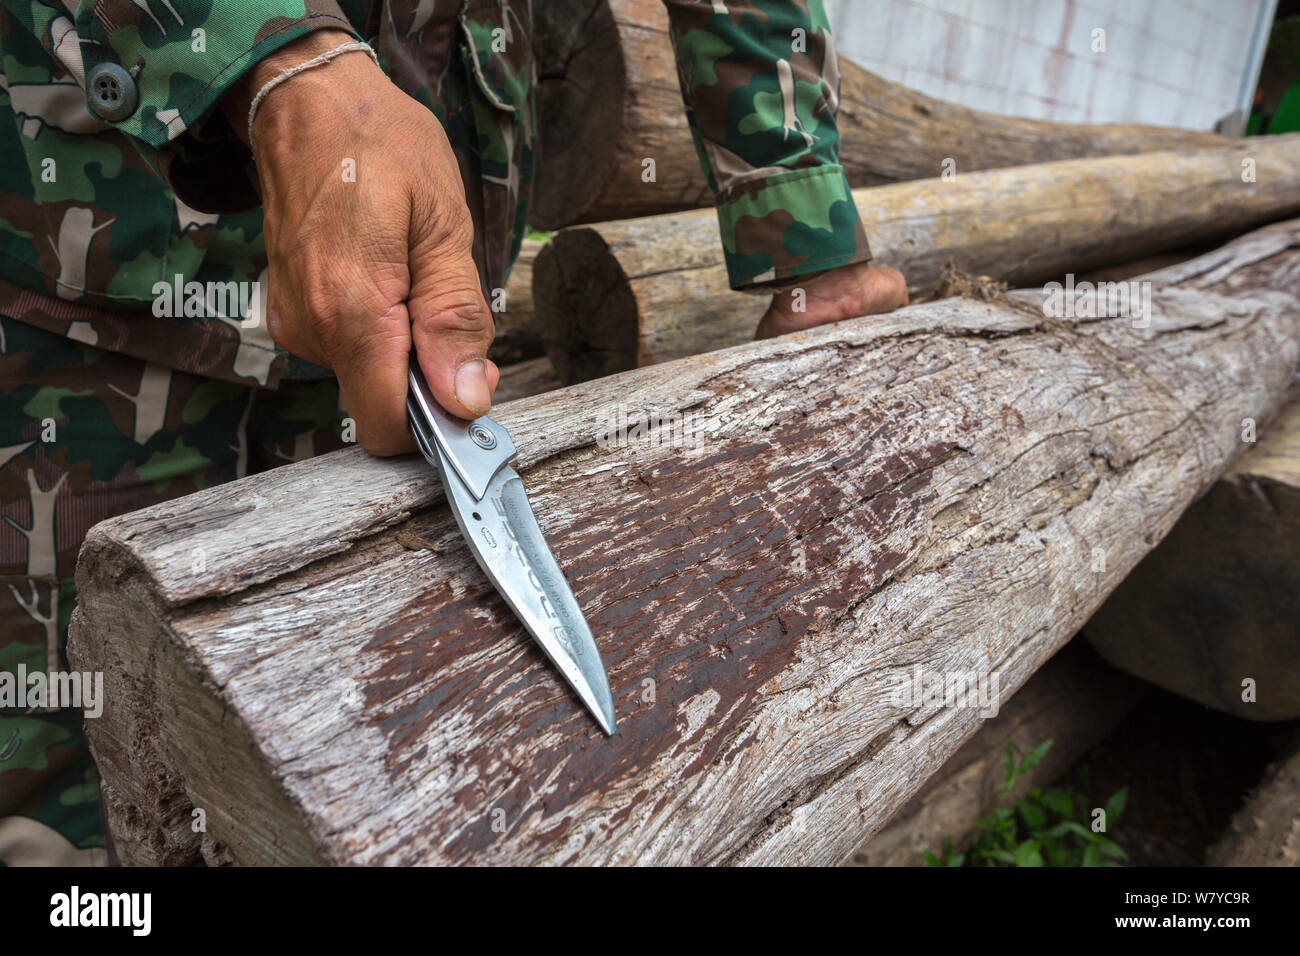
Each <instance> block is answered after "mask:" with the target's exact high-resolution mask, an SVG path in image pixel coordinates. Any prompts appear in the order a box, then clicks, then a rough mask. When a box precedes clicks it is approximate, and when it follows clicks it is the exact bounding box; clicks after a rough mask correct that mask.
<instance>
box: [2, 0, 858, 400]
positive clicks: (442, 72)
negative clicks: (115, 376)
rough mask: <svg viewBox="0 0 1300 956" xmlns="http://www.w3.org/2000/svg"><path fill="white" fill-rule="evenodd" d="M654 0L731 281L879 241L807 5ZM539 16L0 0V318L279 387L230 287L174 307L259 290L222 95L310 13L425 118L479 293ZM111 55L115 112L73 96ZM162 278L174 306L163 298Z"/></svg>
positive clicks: (813, 12) (506, 235)
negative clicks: (122, 74)
mask: <svg viewBox="0 0 1300 956" xmlns="http://www.w3.org/2000/svg"><path fill="white" fill-rule="evenodd" d="M664 2H665V4H666V6H667V8H668V11H669V16H670V18H671V23H672V37H673V45H674V50H675V52H676V56H677V61H678V67H679V78H680V81H681V87H682V93H683V97H684V99H685V101H686V107H687V110H688V114H689V116H690V120H691V128H692V131H693V133H694V136H695V142H696V146H697V149H698V151H699V154H700V159H701V163H702V164H703V166H704V168H705V171H706V173H707V175H708V177H709V183H710V186H711V187H712V188H713V189H714V191H715V192H716V194H717V197H718V216H719V223H720V227H721V233H722V239H723V245H724V248H725V251H726V259H727V264H728V268H729V270H730V273H731V279H732V284H733V286H735V287H737V288H742V287H746V286H754V285H756V284H762V283H770V282H773V281H780V280H784V279H789V278H792V277H794V276H798V275H804V274H808V273H811V272H816V271H821V270H823V269H827V268H831V267H833V266H837V265H842V264H844V263H847V262H852V261H861V260H863V259H866V258H869V256H870V253H869V251H868V249H867V243H866V238H865V235H864V233H863V230H862V226H861V224H860V223H859V221H858V216H857V210H856V207H855V205H854V203H853V201H852V199H851V197H850V196H849V193H848V187H847V184H846V182H845V179H844V176H843V173H842V171H841V169H840V167H839V165H838V146H839V140H838V136H837V134H836V129H835V106H836V100H837V96H838V87H839V75H838V70H837V68H836V64H835V55H834V48H833V45H832V41H831V39H830V31H829V27H828V24H827V21H826V16H825V13H824V11H823V10H822V5H821V0H711V2H710V0H703V2H688V0H664ZM530 26H531V2H530V0H81V2H80V3H74V2H71V0H63V2H59V0H0V70H2V71H3V74H2V75H0V313H3V314H5V315H8V316H10V317H12V318H16V319H19V320H21V321H23V322H26V323H28V324H31V325H36V326H39V327H42V328H45V329H48V330H50V331H54V332H57V333H58V334H60V335H64V336H66V337H68V338H71V339H73V340H77V341H82V342H86V343H89V344H95V345H98V346H99V347H101V348H106V349H109V350H111V351H115V352H121V353H124V354H128V355H132V356H135V357H137V358H141V359H145V360H147V361H152V362H157V363H159V364H163V365H167V366H170V367H173V368H178V369H181V370H183V371H187V372H192V373H195V374H201V375H208V376H211V377H215V378H223V379H227V380H232V381H242V382H248V383H256V384H260V385H272V386H273V385H274V384H275V383H276V382H277V381H278V380H279V379H280V378H281V377H282V376H283V375H284V374H285V370H286V366H287V365H289V364H290V363H289V362H288V360H287V357H286V356H285V355H284V354H283V353H282V352H280V351H278V350H277V349H276V347H275V346H274V344H273V343H272V342H271V340H270V337H269V335H268V334H267V332H266V329H265V326H264V325H259V324H256V323H252V322H246V321H242V317H243V312H242V310H241V309H239V308H234V307H227V306H226V304H225V303H226V299H225V297H224V295H223V296H222V299H221V301H220V303H217V304H216V305H215V306H214V303H213V300H212V297H211V296H210V295H209V296H207V297H206V298H205V299H197V298H196V299H194V303H195V305H194V308H188V307H186V306H187V305H188V304H189V300H190V299H191V298H192V296H191V294H190V292H189V284H190V283H198V284H199V285H198V286H195V287H194V288H196V289H201V290H207V289H213V288H215V289H217V290H221V289H223V288H224V287H226V284H228V283H244V284H245V285H247V284H248V283H251V282H253V281H255V280H259V279H260V280H261V285H262V294H263V295H265V288H264V287H265V275H266V257H265V252H264V247H263V241H262V232H261V210H260V208H258V202H259V200H258V193H257V189H256V175H255V171H254V170H253V168H252V159H251V155H250V153H249V151H248V149H247V147H246V146H245V145H244V144H243V143H242V141H240V140H239V138H238V137H236V136H235V135H234V132H233V131H232V130H231V129H230V126H229V124H228V123H227V122H226V121H225V118H224V116H223V114H222V112H221V111H220V110H216V109H214V108H213V107H214V106H215V105H216V104H217V103H218V101H219V100H220V99H221V97H222V96H223V95H224V93H225V92H226V91H227V90H228V89H229V88H230V87H231V86H232V85H233V84H234V83H235V82H236V81H237V80H238V79H239V78H240V76H241V75H242V74H243V73H244V72H245V71H246V70H247V69H248V68H249V67H250V66H251V65H252V64H254V63H256V62H257V61H258V60H259V59H261V58H262V57H265V56H266V55H268V54H269V53H271V52H272V51H274V50H275V49H277V48H279V47H280V46H282V45H283V44H285V43H288V42H289V41H291V40H293V39H295V38H297V37H299V36H301V35H303V34H304V33H305V32H307V31H309V30H312V29H318V28H322V27H335V28H343V29H347V30H350V31H351V32H352V33H353V35H354V36H357V37H358V38H362V39H367V40H369V41H370V42H371V43H372V45H374V46H375V48H376V49H377V51H378V53H379V57H380V62H381V65H382V66H383V67H384V69H385V70H386V72H387V73H388V75H389V76H390V77H391V78H392V80H393V81H394V82H395V83H396V84H397V85H398V86H400V87H401V88H402V89H404V90H405V91H406V92H407V93H408V94H410V95H411V96H413V97H415V98H416V99H417V100H419V101H420V102H422V103H424V104H425V105H426V106H428V107H429V108H430V109H431V110H432V111H434V113H435V114H436V115H437V116H438V118H439V120H440V121H441V122H442V124H443V126H444V128H445V129H446V130H447V133H448V138H449V139H450V141H451V144H452V147H453V149H454V151H455V153H456V156H457V158H458V161H459V163H460V166H461V175H462V179H463V181H464V182H465V184H466V189H467V199H468V201H469V205H470V210H471V213H472V215H473V217H474V221H475V226H476V241H475V250H474V253H475V258H476V261H477V263H478V266H479V271H480V277H481V279H482V282H483V285H484V288H485V290H490V289H495V288H501V287H504V284H505V279H506V275H507V274H508V271H509V267H510V264H511V262H512V261H513V258H514V256H515V254H516V253H517V251H518V248H519V243H520V240H521V238H522V235H523V233H524V231H525V228H526V227H525V224H526V222H527V203H528V197H529V192H530V189H531V183H532V180H533V166H534V162H535V161H536V157H535V156H534V147H535V142H536V138H535V127H536V124H535V111H534V101H533V88H534V85H535V73H536V71H535V67H534V64H533V61H532V50H531V44H530V42H529V29H530ZM105 63H110V64H117V65H119V66H121V67H122V68H123V69H125V70H128V71H129V72H130V73H131V74H132V77H133V80H134V86H135V90H136V93H137V94H138V103H137V105H136V106H135V107H134V109H133V110H131V112H130V113H129V115H127V116H126V117H125V118H122V119H120V120H118V121H116V122H106V121H104V120H102V119H101V118H100V117H99V115H97V114H96V113H95V112H94V111H92V109H91V102H90V101H91V100H92V99H93V98H92V97H91V96H90V95H89V94H88V92H87V90H86V85H87V77H88V76H91V75H93V74H94V72H95V70H96V68H100V69H101V70H102V66H101V64H105ZM166 288H170V289H173V290H174V294H169V295H166V296H165V297H164V301H165V302H171V303H174V305H175V306H177V308H173V309H170V310H168V309H163V310H162V313H161V314H160V310H159V308H158V305H159V302H160V298H159V293H160V290H161V289H166ZM185 313H189V314H185ZM250 326H251V327H250ZM289 374H290V375H293V374H294V373H293V370H292V369H290V372H289Z"/></svg>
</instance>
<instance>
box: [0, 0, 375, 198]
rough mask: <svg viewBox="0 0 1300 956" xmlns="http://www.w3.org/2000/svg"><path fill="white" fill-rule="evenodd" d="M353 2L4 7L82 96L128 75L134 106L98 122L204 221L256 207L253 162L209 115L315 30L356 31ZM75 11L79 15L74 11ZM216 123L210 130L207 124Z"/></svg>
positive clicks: (148, 0) (196, 0) (12, 3)
mask: <svg viewBox="0 0 1300 956" xmlns="http://www.w3.org/2000/svg"><path fill="white" fill-rule="evenodd" d="M350 2H353V0H80V2H79V3H76V4H72V3H65V4H56V3H46V2H42V0H0V4H3V7H4V8H5V10H6V11H7V12H8V13H9V14H10V16H11V17H12V18H13V20H15V21H16V22H17V23H19V24H21V25H22V26H24V27H25V28H26V29H28V30H30V31H31V32H32V34H33V35H35V36H36V37H37V38H39V39H40V41H41V43H42V45H43V46H44V47H45V49H46V51H47V52H48V53H49V54H50V56H52V57H54V59H55V60H57V61H58V62H59V63H60V64H61V65H62V66H63V67H64V68H65V69H66V71H67V73H68V76H69V77H70V78H71V80H75V81H76V82H77V83H79V84H80V85H81V86H82V87H83V89H84V88H85V87H86V86H87V83H88V78H94V77H95V76H96V68H97V67H100V66H101V65H102V64H116V65H117V66H118V67H121V68H122V69H123V70H125V71H127V74H129V77H130V79H129V81H126V80H123V81H122V82H123V84H124V85H126V84H127V83H129V87H130V92H129V93H128V95H127V97H126V100H127V103H128V104H129V103H130V102H131V100H132V98H134V107H133V108H132V109H131V110H130V112H129V113H128V114H127V115H125V116H124V117H121V118H115V119H113V118H107V117H104V116H100V115H97V114H96V112H95V110H93V109H92V108H91V104H92V102H93V100H94V97H93V95H91V94H89V93H88V94H87V109H88V110H89V111H90V112H91V115H92V116H93V117H94V118H95V119H98V120H106V121H107V122H109V124H110V125H111V126H112V127H113V128H115V129H117V130H118V131H120V132H122V133H124V134H125V135H127V136H128V137H130V138H131V140H132V142H134V143H135V145H136V146H137V147H139V148H140V149H141V151H142V153H144V155H145V156H146V157H147V158H148V159H150V161H151V162H152V163H153V164H154V166H155V167H156V168H157V169H158V171H159V173H160V174H162V175H163V176H164V177H165V178H166V179H167V181H168V183H169V184H170V185H171V187H172V189H173V191H174V192H175V193H176V194H177V195H178V196H179V197H180V198H181V200H182V201H183V202H185V203H186V204H187V205H189V206H191V207H192V208H194V209H197V210H199V211H201V212H233V211H237V210H240V209H244V208H250V207H252V206H255V205H257V204H258V202H259V200H258V199H257V196H256V192H255V190H254V189H253V188H252V185H251V182H250V181H249V179H248V178H247V167H248V165H249V163H250V161H251V160H250V154H249V152H248V150H247V148H246V147H245V146H244V144H243V143H242V142H241V141H239V140H238V139H237V138H236V137H235V136H234V134H233V131H231V130H230V126H229V124H228V123H226V122H225V118H224V117H223V116H221V115H220V111H219V110H215V111H214V110H213V109H212V107H213V106H215V105H216V104H217V102H218V101H219V100H220V99H221V97H222V96H223V95H224V94H225V92H226V91H227V90H228V89H229V88H230V87H231V86H232V85H233V84H234V83H235V82H236V81H237V80H238V79H239V78H240V77H241V76H242V75H243V74H244V73H245V72H246V71H247V70H248V69H249V67H251V66H253V65H254V64H255V63H257V62H258V61H259V60H261V59H262V58H264V57H266V56H267V55H269V54H270V53H272V52H274V51H275V50H276V49H278V48H279V47H281V46H283V45H284V44H286V43H288V42H289V41H291V40H294V39H296V38H298V37H300V36H302V35H303V34H305V33H307V32H308V31H309V30H313V29H317V28H320V27H334V28H341V29H344V30H348V31H353V27H352V24H351V23H350V22H349V20H348V18H347V16H346V15H345V13H344V12H343V9H342V7H341V6H340V3H343V4H347V3H350ZM74 7H75V12H69V11H70V10H72V9H73V8H74ZM209 120H211V122H209Z"/></svg>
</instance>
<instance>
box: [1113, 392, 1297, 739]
mask: <svg viewBox="0 0 1300 956" xmlns="http://www.w3.org/2000/svg"><path fill="white" fill-rule="evenodd" d="M1238 435H1239V439H1240V440H1241V441H1242V443H1243V447H1244V448H1248V449H1249V450H1248V451H1247V452H1246V453H1245V454H1244V455H1243V456H1242V458H1241V460H1240V461H1238V462H1237V463H1236V464H1235V465H1233V467H1232V468H1230V469H1229V470H1228V471H1227V472H1226V473H1225V474H1224V476H1223V477H1222V478H1220V479H1219V480H1218V481H1217V482H1215V484H1214V487H1213V488H1211V489H1210V491H1209V492H1208V493H1207V494H1206V495H1205V497H1204V498H1202V499H1201V500H1200V501H1198V502H1196V504H1194V505H1192V507H1191V508H1189V509H1188V511H1187V514H1186V515H1185V516H1184V517H1183V520H1181V521H1180V522H1179V523H1178V526H1177V527H1176V528H1174V530H1173V532H1172V533H1171V534H1170V535H1169V537H1168V538H1166V539H1165V540H1164V541H1162V542H1161V543H1160V545H1159V546H1158V547H1157V548H1156V549H1155V550H1154V551H1153V552H1151V554H1149V555H1148V556H1147V557H1146V558H1145V559H1144V560H1143V561H1142V562H1141V563H1140V564H1139V565H1138V566H1137V567H1136V568H1134V569H1133V573H1132V574H1131V575H1129V577H1128V578H1127V579H1126V580H1125V581H1124V583H1123V584H1121V585H1120V586H1119V588H1118V589H1116V591H1115V593H1114V594H1112V595H1111V597H1110V599H1109V600H1107V601H1106V603H1105V604H1104V605H1102V608H1101V610H1099V611H1098V612H1097V614H1096V615H1095V616H1094V617H1093V619H1092V621H1091V622H1090V623H1089V625H1088V632H1087V633H1088V639H1089V640H1090V641H1091V642H1092V644H1093V646H1094V647H1096V648H1097V650H1098V651H1099V652H1101V654H1102V655H1103V656H1104V657H1105V658H1106V659H1107V660H1109V661H1111V662H1112V663H1113V664H1115V665H1116V666H1117V667H1122V668H1123V669H1124V670H1126V671H1128V672H1130V673H1132V674H1137V675H1138V676H1140V677H1142V678H1145V679H1146V680H1149V681H1151V682H1152V683H1155V684H1158V685H1159V686H1161V687H1163V688H1165V689H1166V690H1171V691H1173V692H1174V693H1177V694H1181V695H1182V696H1184V697H1189V698H1191V699H1192V700H1195V701H1197V702H1199V703H1202V704H1205V705H1206V706H1207V707H1214V708H1216V709H1218V710H1222V711H1225V712H1227V713H1230V714H1233V715H1235V716H1237V717H1244V718H1246V719H1247V720H1294V719H1296V718H1297V717H1300V403H1293V404H1291V405H1290V406H1289V407H1288V408H1287V409H1286V410H1285V412H1284V413H1283V414H1282V415H1281V416H1280V417H1279V418H1278V420H1277V421H1275V422H1270V423H1265V422H1259V423H1254V422H1240V423H1238Z"/></svg>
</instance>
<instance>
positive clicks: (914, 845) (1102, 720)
mask: <svg viewBox="0 0 1300 956" xmlns="http://www.w3.org/2000/svg"><path fill="white" fill-rule="evenodd" d="M1147 687H1148V685H1146V684H1144V683H1143V682H1142V681H1139V680H1138V679H1137V678H1134V677H1130V676H1128V675H1127V674H1125V673H1124V672H1123V671H1119V670H1116V669H1115V668H1113V667H1110V666H1108V665H1107V664H1105V663H1104V662H1103V661H1102V660H1101V658H1099V657H1098V656H1097V655H1096V653H1094V652H1093V651H1091V650H1090V649H1089V648H1088V646H1087V643H1086V642H1084V641H1080V640H1078V639H1075V640H1072V641H1071V642H1070V643H1069V644H1068V645H1066V646H1065V647H1064V648H1063V649H1062V650H1061V651H1060V653H1058V654H1057V655H1056V656H1055V657H1053V658H1052V659H1051V660H1050V661H1048V662H1047V663H1046V664H1044V665H1043V667H1042V669H1041V670H1039V671H1038V672H1037V673H1036V674H1034V676H1033V677H1031V678H1029V680H1027V681H1026V682H1025V686H1024V687H1021V688H1020V690H1018V691H1016V693H1015V696H1014V697H1012V698H1011V699H1010V700H1009V701H1007V703H1006V704H1005V705H1004V706H1003V707H1002V709H1001V710H1000V711H999V712H998V715H997V716H996V717H994V718H992V719H991V720H987V721H985V722H984V725H983V726H982V727H981V728H980V729H979V730H978V731H976V732H975V735H974V736H973V737H971V738H970V740H968V741H966V743H964V744H962V746H961V749H959V750H958V751H957V752H956V753H955V754H954V755H953V756H952V758H951V759H950V760H949V761H948V762H947V763H945V764H944V765H943V766H942V767H941V768H940V769H939V771H938V772H937V773H936V774H935V775H934V776H933V777H931V778H930V779H929V780H928V781H927V782H926V783H925V785H924V786H923V787H922V788H921V789H920V790H919V791H918V792H917V794H916V796H914V797H912V799H911V800H909V801H908V802H907V804H906V805H905V806H904V807H902V808H901V809H900V810H899V811H898V812H897V813H896V814H894V816H893V817H891V818H890V819H889V822H888V823H886V824H885V825H884V827H882V828H881V830H880V832H879V833H877V834H876V835H875V836H874V837H872V838H871V839H870V840H868V841H867V842H866V843H865V844H863V845H862V846H861V847H859V848H858V850H857V852H856V853H854V854H853V857H852V859H851V860H850V861H849V862H850V864H851V865H853V866H922V865H924V863H925V860H924V858H923V857H922V852H923V851H925V850H931V851H932V852H934V853H936V854H937V853H939V852H940V851H941V849H942V847H943V844H944V841H945V840H946V839H951V840H952V843H953V848H954V849H955V850H957V851H958V852H965V851H966V850H967V849H968V848H969V846H970V835H971V831H972V829H973V828H974V827H975V825H976V824H977V823H978V822H979V820H980V819H981V818H982V817H983V816H984V815H985V814H987V813H989V812H991V811H992V810H994V809H995V808H996V807H998V806H1003V805H1009V803H1014V801H1015V800H1017V799H1019V798H1020V797H1022V796H1024V795H1025V793H1026V792H1027V791H1028V790H1029V788H1030V787H1042V786H1046V785H1047V784H1049V783H1051V782H1052V781H1053V780H1056V779H1057V778H1058V777H1060V776H1061V774H1063V773H1065V771H1066V770H1068V769H1069V768H1070V767H1071V766H1073V765H1074V763H1075V761H1076V760H1078V759H1079V758H1080V757H1082V756H1084V755H1085V754H1086V753H1087V752H1088V751H1090V750H1091V749H1092V748H1093V747H1095V746H1096V745H1097V744H1099V743H1101V741H1102V740H1103V739H1104V738H1105V737H1106V736H1107V735H1108V734H1109V733H1110V732H1111V731H1112V730H1113V729H1114V728H1115V727H1116V725H1117V724H1119V722H1120V721H1121V720H1123V719H1124V718H1125V717H1126V716H1127V715H1128V714H1129V713H1130V712H1132V710H1133V708H1134V707H1136V706H1137V704H1138V703H1139V702H1140V701H1141V700H1142V697H1143V696H1144V694H1145V693H1146V690H1147ZM1047 740H1050V741H1052V746H1051V749H1049V750H1048V751H1047V755H1046V756H1045V757H1044V758H1043V759H1042V760H1041V761H1039V762H1038V764H1037V765H1036V766H1035V767H1034V768H1033V769H1032V770H1030V771H1029V772H1028V773H1026V774H1025V776H1023V777H1022V778H1021V779H1020V780H1019V781H1018V782H1017V783H1016V784H1015V786H1014V787H1012V789H1011V792H1010V794H1008V795H1006V796H1003V788H1004V786H1005V783H1006V773H1005V770H1004V766H1003V765H1004V760H1005V757H1006V751H1007V744H1011V745H1012V746H1013V747H1015V748H1016V751H1017V752H1018V753H1020V754H1027V753H1030V752H1031V751H1033V749H1034V748H1035V747H1037V746H1038V745H1039V744H1042V743H1043V742H1044V741H1047Z"/></svg>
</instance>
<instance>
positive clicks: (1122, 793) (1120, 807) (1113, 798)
mask: <svg viewBox="0 0 1300 956" xmlns="http://www.w3.org/2000/svg"><path fill="white" fill-rule="evenodd" d="M1127 805H1128V787H1120V788H1119V789H1118V790H1116V791H1115V792H1114V793H1112V794H1111V795H1110V799H1109V800H1107V801H1106V829H1107V830H1109V829H1110V828H1111V825H1112V824H1114V822H1115V821H1116V820H1118V819H1119V815H1120V814H1121V813H1123V812H1124V807H1125V806H1127Z"/></svg>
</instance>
